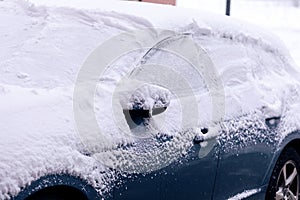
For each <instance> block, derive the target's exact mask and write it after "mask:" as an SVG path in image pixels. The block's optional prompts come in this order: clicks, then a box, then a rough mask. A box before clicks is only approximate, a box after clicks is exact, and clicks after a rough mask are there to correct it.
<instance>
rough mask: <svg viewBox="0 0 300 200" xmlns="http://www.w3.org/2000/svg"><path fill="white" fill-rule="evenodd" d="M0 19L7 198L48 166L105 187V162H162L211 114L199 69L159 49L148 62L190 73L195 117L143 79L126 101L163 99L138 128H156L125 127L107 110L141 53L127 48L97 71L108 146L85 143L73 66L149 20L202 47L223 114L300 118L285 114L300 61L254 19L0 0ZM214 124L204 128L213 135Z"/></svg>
mask: <svg viewBox="0 0 300 200" xmlns="http://www.w3.org/2000/svg"><path fill="white" fill-rule="evenodd" d="M132 13H134V14H132ZM154 13H155V14H154ZM0 27H1V28H0V44H1V47H0V137H1V139H0V151H1V156H0V199H9V198H10V197H12V196H15V195H17V194H18V192H20V190H21V188H24V187H25V186H27V185H28V184H30V183H31V182H32V181H34V180H36V179H38V178H39V177H42V176H44V175H47V174H55V173H69V174H72V175H76V176H79V177H81V178H84V179H85V180H87V181H88V182H89V183H90V184H92V185H93V186H94V187H95V188H96V189H97V190H98V191H99V193H100V194H105V193H106V192H109V190H110V187H111V183H112V182H113V181H114V179H115V178H116V177H115V176H114V172H112V171H111V170H108V168H107V166H108V167H112V168H116V169H120V170H123V171H125V172H135V173H144V172H150V171H154V170H156V169H159V168H162V167H164V166H166V165H168V164H170V163H172V162H173V161H175V160H176V159H177V158H178V157H179V156H182V155H184V154H186V153H187V151H188V150H189V148H190V147H191V145H192V139H193V137H194V135H195V132H197V131H195V130H197V128H199V127H205V126H206V125H207V123H208V122H209V121H210V120H212V119H211V117H212V116H211V110H212V106H213V105H211V102H210V98H209V94H208V93H209V91H208V88H207V87H206V85H205V84H204V83H203V82H202V81H203V77H201V76H202V75H199V74H197V73H195V71H191V70H190V69H191V68H190V67H189V64H186V63H183V61H182V60H181V59H180V57H178V56H176V55H170V54H169V53H164V52H160V51H158V52H156V53H155V54H154V55H153V56H152V57H151V58H149V59H148V61H147V62H150V63H151V62H152V63H158V62H159V63H160V64H165V65H170V66H172V67H173V68H172V69H174V70H175V71H179V72H180V74H181V75H182V77H183V78H184V79H185V80H188V81H189V83H190V85H191V88H192V90H193V92H194V94H195V96H196V100H197V102H198V103H199V104H198V108H195V109H196V110H197V109H198V110H200V111H201V112H199V127H190V128H189V129H185V130H182V129H181V127H180V123H181V121H182V120H183V119H181V116H182V112H183V111H182V110H181V106H182V105H180V102H179V101H178V99H177V96H176V95H175V94H174V93H172V91H171V92H170V91H169V90H168V88H163V87H160V86H158V85H154V86H153V85H150V86H149V85H146V86H145V88H141V90H137V91H136V92H137V93H135V95H133V96H132V99H129V101H128V102H125V104H126V103H128V104H129V108H130V106H131V107H133V105H134V104H136V103H137V101H140V100H143V102H146V103H145V104H143V105H142V107H143V108H147V109H148V108H151V107H152V108H155V107H160V106H162V107H164V106H167V107H168V109H167V110H166V112H165V113H164V114H163V115H162V116H157V117H154V119H153V120H154V122H153V124H152V125H153V127H146V128H145V129H143V130H142V131H146V132H147V131H149V129H154V130H156V131H157V132H158V134H157V135H152V136H153V137H151V138H150V137H149V138H148V139H147V140H146V141H147V142H145V140H143V139H135V137H132V135H128V134H127V132H130V130H129V128H128V127H126V123H125V120H124V119H123V114H122V109H123V108H124V107H122V106H120V107H119V108H120V109H118V107H117V111H113V109H115V108H113V107H112V103H111V102H112V98H113V95H114V89H115V88H116V86H117V84H118V81H120V79H121V77H122V76H124V74H128V73H130V72H131V71H132V70H134V67H135V65H133V64H132V63H138V62H140V59H141V57H142V56H143V55H144V53H145V51H136V52H131V53H129V54H128V55H124V56H123V57H122V58H120V59H119V60H116V61H114V63H112V64H111V68H110V69H111V70H110V71H108V72H105V74H104V75H103V77H101V79H100V80H99V82H100V83H104V84H99V86H98V87H97V89H96V95H95V108H94V109H95V113H96V118H97V122H98V124H99V126H100V127H101V131H103V132H105V133H107V138H108V140H107V142H108V145H107V146H106V147H107V148H108V149H106V150H105V151H96V152H88V150H89V149H88V150H87V148H86V144H83V143H82V142H81V136H80V134H78V132H77V130H76V122H75V121H74V113H73V92H74V91H73V90H74V84H75V81H76V78H77V74H78V73H79V70H80V67H81V66H82V64H83V63H84V61H85V59H86V58H87V56H88V55H89V54H90V53H91V52H92V51H93V50H94V49H95V48H96V47H97V46H98V45H100V44H101V43H103V42H105V41H106V40H108V39H110V38H112V37H113V36H116V35H118V34H120V33H123V32H125V31H130V30H137V29H143V28H149V27H152V28H153V27H155V28H163V29H168V30H172V31H177V32H179V33H189V34H190V35H191V37H192V38H193V39H194V41H195V42H196V43H197V44H199V45H200V46H201V47H202V48H204V49H205V51H206V52H207V53H208V55H209V56H210V58H211V59H212V61H213V64H214V66H215V67H216V69H217V72H218V74H219V76H220V78H221V80H222V83H223V85H224V92H225V111H226V112H225V117H224V118H225V119H231V118H234V117H238V116H240V115H242V114H244V113H249V112H253V111H257V113H259V114H260V115H266V116H267V115H271V116H273V115H276V114H277V113H278V112H279V111H282V110H284V111H286V112H285V113H286V114H287V115H288V114H289V115H288V116H287V117H286V118H287V119H289V120H286V121H287V123H289V127H291V129H296V128H297V126H296V120H297V119H295V118H293V117H290V116H292V114H293V110H300V106H299V105H298V104H295V102H300V101H299V89H298V88H299V82H298V78H297V76H299V74H298V71H297V69H296V68H295V66H293V63H292V61H291V58H290V55H289V53H288V52H287V50H286V49H285V47H284V46H283V45H282V43H281V42H280V40H278V39H277V38H276V37H274V36H272V35H270V34H269V33H268V32H265V31H263V30H261V29H260V28H257V27H255V26H252V25H251V26H250V25H245V23H243V22H239V21H232V22H229V21H228V20H227V18H225V17H221V16H217V15H212V14H209V13H205V12H203V13H200V12H199V11H193V10H189V9H182V8H176V7H172V6H163V5H152V4H138V3H133V2H117V1H111V2H109V3H107V1H92V0H90V1H86V2H83V1H79V0H77V1H58V0H55V1H46V0H43V1H37V0H30V2H27V1H22V0H12V1H10V0H3V1H0ZM137 42H138V41H137ZM257 52H259V55H260V56H259V57H257V55H258V54H257ZM253 60H255V61H256V62H253ZM291 63H292V64H291ZM183 66H185V67H187V68H185V67H183ZM290 74H292V75H293V76H291V75H290ZM201 80H202V81H201ZM273 88H279V90H274V89H273ZM181 94H184V92H183V93H181ZM130 95H131V94H130ZM127 97H128V96H127ZM289 97H292V98H289ZM176 99H177V100H176ZM281 102H289V103H292V105H293V107H292V108H286V107H285V106H284V105H282V103H281ZM138 103H139V102H138ZM128 104H127V106H128ZM85 106H90V105H85ZM127 108H128V107H127ZM178 108H179V109H178ZM261 108H266V109H261ZM116 118H118V119H117V120H120V121H122V120H123V122H124V124H123V125H124V126H123V125H122V126H121V128H124V129H126V130H124V132H126V133H124V132H123V130H122V131H120V127H116V125H115V121H116ZM161 121H162V122H161ZM160 123H161V124H160ZM162 124H163V126H161V125H162ZM195 128H196V129H195ZM150 132H151V131H150ZM217 132H218V130H216V131H215V133H213V135H209V134H208V135H207V136H205V137H207V138H214V139H215V136H216V133H217ZM137 133H139V131H137ZM137 133H136V132H135V133H132V134H133V135H135V134H137ZM288 133H289V132H288V131H286V134H288ZM151 134H153V133H150V135H151ZM245 137H247V136H245ZM221 139H222V138H221ZM223 139H227V138H223ZM165 140H166V141H165ZM162 141H163V142H162ZM93 145H95V144H93ZM120 146H122V147H124V148H117V147H120ZM207 148H210V145H207ZM95 149H96V150H97V148H95ZM101 150H103V149H101ZM203 151H205V149H204V150H203ZM203 156H205V155H204V154H203ZM99 160H101V161H105V163H101V162H99ZM103 164H105V165H103ZM253 192H254V191H252V190H251V191H247V194H249V193H251V194H252V193H253ZM255 192H256V191H255Z"/></svg>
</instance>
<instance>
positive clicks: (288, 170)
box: [266, 148, 300, 200]
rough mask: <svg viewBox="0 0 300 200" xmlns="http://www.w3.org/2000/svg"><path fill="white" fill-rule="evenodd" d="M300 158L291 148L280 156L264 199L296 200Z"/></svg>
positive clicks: (297, 197)
mask: <svg viewBox="0 0 300 200" xmlns="http://www.w3.org/2000/svg"><path fill="white" fill-rule="evenodd" d="M299 166H300V157H299V155H298V153H297V151H296V150H295V149H293V148H288V149H286V150H284V152H283V153H282V154H281V155H280V157H279V159H278V161H277V163H276V165H275V167H274V170H273V173H272V176H271V180H270V183H269V186H268V191H267V195H266V199H267V200H270V199H276V200H281V199H282V200H298V199H299V173H300V167H299Z"/></svg>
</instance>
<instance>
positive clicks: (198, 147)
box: [114, 36, 223, 199]
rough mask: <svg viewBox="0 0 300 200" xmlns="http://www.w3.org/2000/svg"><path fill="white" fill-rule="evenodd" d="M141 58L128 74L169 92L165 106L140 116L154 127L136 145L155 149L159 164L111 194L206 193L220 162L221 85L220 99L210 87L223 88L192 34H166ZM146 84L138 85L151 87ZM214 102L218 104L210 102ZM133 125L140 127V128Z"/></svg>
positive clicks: (202, 196)
mask: <svg viewBox="0 0 300 200" xmlns="http://www.w3.org/2000/svg"><path fill="white" fill-rule="evenodd" d="M142 60H143V65H142V66H139V67H137V69H136V70H135V71H134V72H132V73H131V78H134V79H135V80H138V81H145V82H147V83H151V84H153V85H156V86H161V87H163V88H165V89H166V90H169V92H170V94H169V95H170V96H171V97H170V103H169V104H168V106H167V107H166V110H165V111H164V112H159V113H158V114H155V111H154V110H155V109H153V111H152V114H151V115H146V117H145V116H144V118H147V117H148V119H147V120H148V123H149V122H150V124H151V123H152V125H153V126H152V127H155V128H154V132H153V133H152V139H149V138H147V139H145V138H144V139H142V140H139V142H141V143H139V144H140V145H141V146H140V147H139V149H144V150H146V151H149V152H151V153H150V154H151V155H152V154H155V155H156V157H155V158H156V159H154V158H149V159H152V160H153V162H154V163H155V162H157V163H159V164H157V165H155V164H153V163H148V165H149V168H150V166H152V165H154V166H155V167H154V168H152V169H153V170H150V171H149V172H147V173H144V174H143V173H142V174H136V175H134V176H131V177H130V178H129V179H126V181H125V182H123V183H124V184H122V185H121V186H120V187H118V189H117V190H115V192H114V197H115V199H140V198H143V199H195V198H197V199H210V198H211V197H212V194H213V189H214V182H215V177H216V171H217V165H218V145H217V140H216V138H217V135H218V132H219V130H220V129H219V127H218V123H216V121H217V120H218V117H220V115H221V114H220V113H222V111H221V110H222V109H223V108H222V100H223V99H222V98H223V96H222V91H221V92H220V91H218V92H220V93H219V97H218V98H219V99H214V94H215V93H214V92H216V90H217V89H219V90H222V88H218V86H219V85H218V84H216V83H215V85H214V86H212V84H211V83H210V81H211V80H212V79H214V78H215V77H214V76H215V74H214V73H215V71H214V66H213V64H212V62H211V61H210V59H209V57H208V55H207V54H206V52H205V51H204V50H203V49H202V48H201V47H200V46H199V44H196V43H195V42H194V41H193V37H192V36H180V37H172V38H167V39H166V40H164V41H163V42H160V43H159V44H158V46H155V47H153V48H151V49H150V50H149V51H148V52H147V54H146V55H145V56H144V57H143V59H142ZM195 65H201V66H199V68H197V67H198V66H195ZM149 74H151V75H149ZM216 82H217V81H216ZM216 85H217V86H216ZM147 87H148V86H146V88H143V89H142V90H141V89H139V90H138V91H139V92H140V93H143V92H145V91H153V90H152V89H149V88H147ZM213 87H215V88H213ZM219 87H220V86H219ZM145 93H147V92H145ZM150 93H151V92H150ZM154 93H155V92H154ZM158 93H161V92H158ZM158 93H157V94H154V95H151V94H150V96H151V97H153V96H155V95H158ZM147 94H148V95H149V92H148V93H147ZM147 94H145V95H146V96H147ZM141 96H143V95H141ZM158 97H159V95H158ZM158 99H160V97H159V98H158ZM145 101H146V100H145ZM216 102H218V104H217V107H218V106H219V109H216V108H213V107H214V105H213V104H214V103H216ZM132 107H134V106H132ZM216 110H218V112H216ZM140 113H141V112H140ZM149 116H150V117H149ZM213 117H215V118H214V122H215V123H213V122H212V121H213V120H212V118H213ZM141 118H143V117H141ZM131 119H132V118H131ZM142 120H143V119H142ZM142 120H140V121H142ZM133 121H136V120H133ZM139 126H140V125H136V126H135V127H139ZM129 127H133V126H132V125H130V124H129ZM135 130H138V131H137V132H136V133H139V130H140V131H141V130H143V129H137V128H135ZM174 130H175V131H174ZM131 131H132V132H133V129H131ZM153 138H154V139H153ZM153 149H155V150H153ZM138 151H139V150H138ZM150 154H149V157H152V156H151V155H150ZM136 162H138V161H136ZM146 168H147V167H146ZM122 180H124V179H122Z"/></svg>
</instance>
